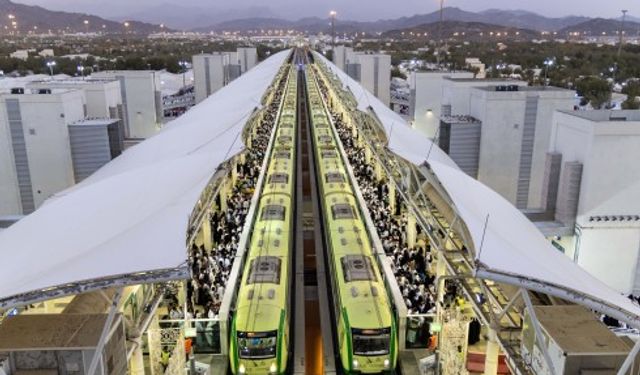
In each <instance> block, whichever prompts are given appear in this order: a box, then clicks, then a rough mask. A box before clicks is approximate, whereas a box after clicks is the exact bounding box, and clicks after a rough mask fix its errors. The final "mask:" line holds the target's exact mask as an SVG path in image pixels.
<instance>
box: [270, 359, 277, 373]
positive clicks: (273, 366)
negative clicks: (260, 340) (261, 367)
mask: <svg viewBox="0 0 640 375" xmlns="http://www.w3.org/2000/svg"><path fill="white" fill-rule="evenodd" d="M269 372H270V373H272V374H275V373H276V372H278V366H276V363H275V362H272V363H271V366H269Z"/></svg>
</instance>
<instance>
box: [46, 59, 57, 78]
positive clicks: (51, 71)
mask: <svg viewBox="0 0 640 375" xmlns="http://www.w3.org/2000/svg"><path fill="white" fill-rule="evenodd" d="M47 66H48V67H49V73H50V74H51V78H53V67H54V66H56V62H55V61H53V60H52V61H47Z"/></svg>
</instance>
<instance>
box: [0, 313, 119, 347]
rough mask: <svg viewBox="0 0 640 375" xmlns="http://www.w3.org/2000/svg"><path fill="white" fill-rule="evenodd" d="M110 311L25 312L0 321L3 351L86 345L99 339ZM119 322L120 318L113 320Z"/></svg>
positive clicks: (91, 344) (95, 343)
mask: <svg viewBox="0 0 640 375" xmlns="http://www.w3.org/2000/svg"><path fill="white" fill-rule="evenodd" d="M107 316H108V314H34V315H30V314H23V315H16V316H13V317H11V318H7V319H5V320H4V321H3V322H2V324H0V352H2V351H5V352H11V351H21V350H37V349H40V350H52V349H87V348H94V347H95V346H96V345H97V343H98V341H99V340H100V335H101V334H102V328H103V327H104V324H105V323H106V320H107ZM114 322H116V323H117V322H119V319H116V320H114Z"/></svg>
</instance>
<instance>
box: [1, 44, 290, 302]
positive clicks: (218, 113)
mask: <svg viewBox="0 0 640 375" xmlns="http://www.w3.org/2000/svg"><path fill="white" fill-rule="evenodd" d="M288 54H289V51H284V52H280V53H278V54H276V55H274V56H272V57H270V58H269V59H267V60H266V61H264V62H262V63H261V64H259V65H258V66H256V67H255V68H254V69H251V70H250V71H248V72H247V73H246V74H244V75H242V76H241V77H239V78H237V79H236V80H234V81H233V82H231V83H230V84H229V85H228V86H226V87H224V88H223V89H221V90H219V91H218V92H216V93H215V94H213V95H212V96H211V97H209V98H208V99H206V100H205V101H203V102H202V103H201V104H199V105H197V106H195V107H193V108H192V109H191V110H189V111H188V112H187V113H186V114H184V115H183V116H181V117H179V118H178V119H176V120H174V121H172V122H171V123H169V124H167V126H166V127H165V128H164V129H163V130H162V131H160V132H159V133H158V134H157V135H155V136H154V137H152V138H150V139H148V140H146V141H144V142H142V143H140V144H139V145H137V146H135V147H133V148H131V149H129V150H127V151H125V152H124V153H123V154H122V155H121V156H119V157H117V158H116V159H114V160H113V161H111V162H110V163H108V164H107V165H105V166H104V167H103V168H101V169H100V170H98V171H97V172H96V173H95V174H93V175H92V176H91V177H89V178H87V179H86V180H84V181H83V182H82V183H80V184H78V185H75V186H73V187H72V188H70V189H67V190H65V191H63V192H61V193H59V194H57V195H55V196H54V197H52V198H50V199H49V200H47V202H46V203H45V204H44V205H43V206H42V207H41V208H39V209H38V210H36V211H35V212H34V213H32V214H31V215H28V216H27V217H25V218H24V219H22V220H20V221H19V222H17V223H16V224H14V225H12V226H11V227H9V228H8V229H7V230H4V231H2V232H1V233H0V253H1V254H2V265H3V272H0V299H5V298H8V297H11V296H14V295H17V294H21V293H26V292H31V291H37V290H41V289H46V288H51V287H56V286H60V285H65V284H68V283H74V282H81V281H88V280H94V279H100V278H105V277H112V276H117V275H124V274H130V273H138V272H148V271H154V270H163V269H169V268H176V267H179V266H180V265H183V264H184V263H185V262H186V259H187V252H186V234H187V226H188V220H189V216H190V214H191V212H192V210H193V208H194V206H195V204H196V202H197V200H198V198H199V197H200V194H201V193H202V191H203V189H204V187H205V186H206V184H207V182H208V181H209V179H210V178H211V176H212V175H213V174H214V173H215V170H216V168H217V167H218V166H219V165H220V163H222V162H223V161H225V160H227V159H229V158H230V157H231V156H233V155H235V154H236V153H238V152H239V151H241V150H242V149H244V144H243V143H242V140H241V137H240V134H241V132H242V129H243V127H244V125H245V124H246V121H247V120H248V118H249V116H250V115H251V113H252V112H253V111H254V109H255V108H256V107H259V106H260V99H261V97H262V96H263V95H264V93H265V92H266V89H267V88H268V86H269V85H270V84H271V82H272V81H273V79H274V78H275V74H276V73H277V71H278V69H279V68H280V67H281V66H282V64H283V63H284V60H285V58H286V57H287V55H288Z"/></svg>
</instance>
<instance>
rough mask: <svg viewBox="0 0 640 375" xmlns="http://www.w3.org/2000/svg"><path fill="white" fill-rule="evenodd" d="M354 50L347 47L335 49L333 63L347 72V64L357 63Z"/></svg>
mask: <svg viewBox="0 0 640 375" xmlns="http://www.w3.org/2000/svg"><path fill="white" fill-rule="evenodd" d="M354 56H355V55H354V53H353V48H350V47H345V46H336V47H335V48H334V49H333V63H334V64H335V65H336V66H337V67H338V68H340V69H342V70H345V68H346V65H347V62H348V61H351V62H355V61H352V60H354Z"/></svg>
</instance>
